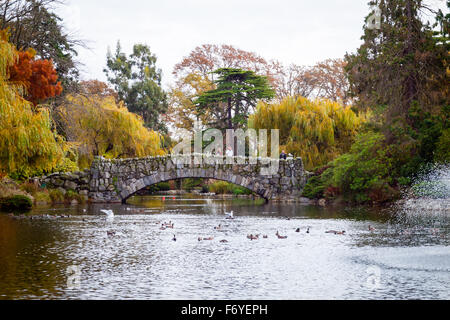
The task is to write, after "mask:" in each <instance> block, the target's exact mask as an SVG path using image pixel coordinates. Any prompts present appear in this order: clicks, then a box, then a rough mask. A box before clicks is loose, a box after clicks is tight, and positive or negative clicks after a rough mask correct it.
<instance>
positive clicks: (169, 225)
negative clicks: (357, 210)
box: [101, 210, 375, 243]
mask: <svg viewBox="0 0 450 320" xmlns="http://www.w3.org/2000/svg"><path fill="white" fill-rule="evenodd" d="M101 212H102V213H104V214H105V215H106V216H107V217H108V218H111V217H114V212H113V211H112V210H101ZM225 215H226V220H234V219H235V217H234V212H233V211H231V212H225ZM287 219H288V220H290V219H289V218H287ZM156 224H157V225H161V227H160V228H159V230H161V231H164V230H167V229H174V227H175V224H174V223H173V222H172V221H169V222H163V223H161V222H160V221H158V222H156ZM222 229H223V226H222V225H221V224H219V225H218V226H216V227H214V230H216V231H220V230H222ZM310 230H311V227H307V230H306V233H307V234H309V233H310ZM369 231H370V232H374V231H375V228H373V227H372V226H369ZM295 232H296V233H300V232H301V229H300V228H297V229H295ZM325 233H329V234H334V235H345V234H346V232H345V230H343V231H336V230H328V231H326V232H325ZM107 235H108V236H115V235H116V232H115V231H107ZM275 236H276V237H277V238H278V239H281V240H284V239H287V238H288V236H283V235H281V234H280V232H279V231H277V232H276V233H275ZM260 238H261V234H255V235H254V234H249V235H247V239H249V240H251V241H254V240H259V239H260ZM262 238H263V239H268V238H269V236H268V235H266V234H265V235H262ZM197 240H198V241H199V242H200V241H213V240H214V237H208V238H203V237H198V239H197ZM172 241H174V242H176V241H177V236H176V235H175V234H174V235H173V238H172ZM220 243H228V240H225V239H223V240H220Z"/></svg>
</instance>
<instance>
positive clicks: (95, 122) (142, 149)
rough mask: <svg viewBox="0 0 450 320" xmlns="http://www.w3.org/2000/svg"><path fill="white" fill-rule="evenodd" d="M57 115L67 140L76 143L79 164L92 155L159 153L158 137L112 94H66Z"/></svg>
mask: <svg viewBox="0 0 450 320" xmlns="http://www.w3.org/2000/svg"><path fill="white" fill-rule="evenodd" d="M65 100H66V102H65V104H64V105H62V106H61V107H60V108H59V113H58V117H59V118H60V122H61V124H62V127H63V128H64V131H65V134H66V136H67V138H68V140H69V141H70V142H73V143H75V144H76V146H77V147H78V152H79V166H80V167H82V168H85V167H88V166H90V165H91V163H92V160H93V158H94V157H95V156H104V157H107V158H130V157H144V156H155V155H163V154H164V150H163V149H162V148H161V145H162V137H161V136H160V135H159V134H158V133H157V132H155V131H151V130H148V129H147V128H145V127H144V122H143V120H142V118H141V117H139V116H138V115H136V114H134V113H131V112H129V111H128V109H127V108H126V107H125V105H124V104H123V103H122V102H120V103H116V100H115V98H114V97H112V96H100V95H95V94H94V95H68V96H67V97H66V99H65Z"/></svg>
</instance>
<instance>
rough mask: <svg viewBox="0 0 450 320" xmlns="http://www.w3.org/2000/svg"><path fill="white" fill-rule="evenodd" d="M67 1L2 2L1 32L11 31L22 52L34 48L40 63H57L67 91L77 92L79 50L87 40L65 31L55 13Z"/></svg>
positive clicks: (9, 0) (0, 1)
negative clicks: (76, 59) (74, 36)
mask: <svg viewBox="0 0 450 320" xmlns="http://www.w3.org/2000/svg"><path fill="white" fill-rule="evenodd" d="M63 2H64V1H63V0H33V1H29V0H27V1H23V0H0V29H5V28H9V31H10V33H11V37H10V41H11V42H12V43H13V44H14V45H15V46H16V47H17V49H18V50H21V51H25V50H27V49H28V48H33V49H34V50H35V51H36V58H37V59H38V60H40V59H42V60H51V61H53V64H54V67H55V69H56V72H57V74H58V76H59V79H60V81H61V83H62V86H63V88H64V89H65V91H66V92H71V91H73V90H75V89H76V86H77V81H78V76H79V72H78V68H77V63H76V61H75V58H76V56H77V54H78V53H77V51H76V48H77V47H78V46H82V47H84V46H85V45H84V43H83V41H81V40H79V39H75V38H73V37H72V36H71V35H70V34H69V33H68V32H67V31H65V29H64V26H63V23H62V19H61V18H60V17H59V16H58V15H57V14H56V13H55V12H54V7H55V5H60V4H61V3H63Z"/></svg>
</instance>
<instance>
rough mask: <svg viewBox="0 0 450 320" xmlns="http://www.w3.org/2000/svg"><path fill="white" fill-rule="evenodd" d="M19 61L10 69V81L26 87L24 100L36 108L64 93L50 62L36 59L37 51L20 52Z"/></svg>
mask: <svg viewBox="0 0 450 320" xmlns="http://www.w3.org/2000/svg"><path fill="white" fill-rule="evenodd" d="M18 54H19V59H18V60H17V62H16V63H15V64H13V65H12V66H11V67H10V68H9V75H10V78H9V81H10V82H12V83H14V84H17V85H22V86H24V88H25V90H24V98H25V99H27V100H28V101H30V102H32V103H33V104H34V105H35V106H36V105H38V104H39V103H40V102H42V101H45V100H46V99H48V98H51V97H55V96H58V95H60V94H61V93H62V86H61V82H59V81H58V74H57V73H56V70H55V69H54V67H53V63H52V61H50V60H42V59H36V58H35V51H34V50H33V49H28V50H27V51H19V53H18Z"/></svg>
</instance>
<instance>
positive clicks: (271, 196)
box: [37, 156, 309, 203]
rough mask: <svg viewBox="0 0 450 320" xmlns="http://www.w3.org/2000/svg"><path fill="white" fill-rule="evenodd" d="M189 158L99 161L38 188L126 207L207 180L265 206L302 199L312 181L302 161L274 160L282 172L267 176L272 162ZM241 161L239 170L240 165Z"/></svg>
mask: <svg viewBox="0 0 450 320" xmlns="http://www.w3.org/2000/svg"><path fill="white" fill-rule="evenodd" d="M184 157H186V156H184ZM187 157H189V159H188V161H183V163H177V161H176V160H175V158H172V157H170V156H166V157H148V158H137V159H117V160H106V159H104V158H101V157H98V158H96V159H95V160H94V162H93V163H92V166H91V168H90V169H88V170H85V171H82V172H75V173H55V174H52V175H49V176H47V177H42V178H39V179H38V181H37V182H38V183H40V184H41V185H45V186H46V187H49V188H60V189H63V191H67V190H73V191H76V192H78V193H79V194H81V195H83V196H85V197H86V198H87V200H89V201H91V202H104V203H109V202H110V203H114V202H122V203H125V202H126V200H127V199H128V198H130V197H131V196H133V195H134V194H135V193H136V192H137V191H139V190H141V189H144V188H146V187H148V186H151V185H153V184H157V183H160V182H165V181H170V180H179V179H185V178H205V179H216V180H222V181H227V182H231V183H234V184H236V185H239V186H242V187H244V188H247V189H249V190H251V191H253V192H254V193H256V194H257V195H259V196H260V197H262V198H264V199H266V200H276V201H292V200H294V201H295V200H296V199H300V197H301V193H302V190H303V188H304V186H305V184H306V182H307V178H308V176H309V173H308V172H307V171H305V170H304V167H303V161H302V159H301V158H297V159H288V160H272V161H274V162H272V164H273V163H276V167H277V170H276V171H274V172H271V175H266V174H262V171H261V169H263V168H269V165H270V164H268V162H267V161H268V159H260V158H258V159H256V158H252V159H249V158H239V159H237V158H235V159H234V163H235V164H227V160H229V159H230V158H222V159H219V160H221V161H214V163H212V164H208V163H207V162H206V161H202V162H201V164H199V162H196V161H194V157H195V156H187ZM185 160H186V158H185ZM216 160H217V158H216ZM238 160H240V164H237V162H238ZM250 160H251V161H250Z"/></svg>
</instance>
